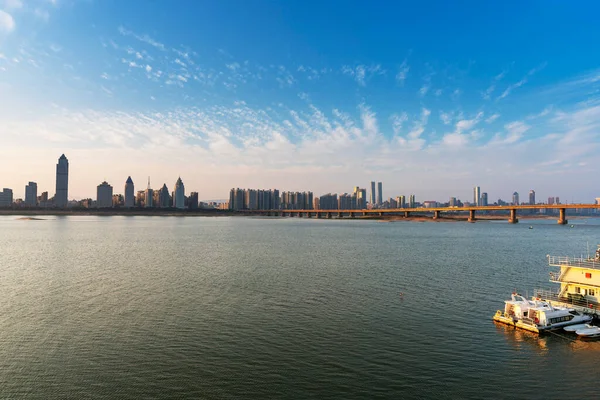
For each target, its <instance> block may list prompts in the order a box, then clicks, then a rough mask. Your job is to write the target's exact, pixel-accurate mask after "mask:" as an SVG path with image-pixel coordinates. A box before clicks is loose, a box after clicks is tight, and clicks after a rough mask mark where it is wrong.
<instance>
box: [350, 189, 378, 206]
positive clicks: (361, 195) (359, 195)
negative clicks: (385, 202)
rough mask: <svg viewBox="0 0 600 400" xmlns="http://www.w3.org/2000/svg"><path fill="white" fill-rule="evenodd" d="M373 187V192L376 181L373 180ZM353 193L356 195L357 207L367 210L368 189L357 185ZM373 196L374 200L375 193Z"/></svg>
mask: <svg viewBox="0 0 600 400" xmlns="http://www.w3.org/2000/svg"><path fill="white" fill-rule="evenodd" d="M371 188H372V189H373V193H375V182H371ZM353 195H354V196H356V209H358V210H365V209H366V208H367V189H361V188H359V187H358V186H355V187H354V192H353ZM372 197H373V199H372V200H374V195H373V196H372Z"/></svg>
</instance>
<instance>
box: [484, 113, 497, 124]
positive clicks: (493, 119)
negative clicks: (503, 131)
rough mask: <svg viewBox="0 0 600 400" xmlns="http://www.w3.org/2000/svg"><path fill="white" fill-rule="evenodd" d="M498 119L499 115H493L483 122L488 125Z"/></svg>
mask: <svg viewBox="0 0 600 400" xmlns="http://www.w3.org/2000/svg"><path fill="white" fill-rule="evenodd" d="M499 117H500V114H493V115H491V116H489V117H488V118H486V120H485V122H487V123H488V124H491V123H492V122H494V121H495V120H497V119H498V118H499Z"/></svg>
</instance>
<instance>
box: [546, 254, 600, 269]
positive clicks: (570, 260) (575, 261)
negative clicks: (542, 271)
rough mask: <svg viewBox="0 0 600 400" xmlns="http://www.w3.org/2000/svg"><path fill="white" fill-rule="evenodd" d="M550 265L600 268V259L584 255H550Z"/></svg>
mask: <svg viewBox="0 0 600 400" xmlns="http://www.w3.org/2000/svg"><path fill="white" fill-rule="evenodd" d="M548 265H550V266H552V267H560V266H569V267H578V268H590V269H600V261H599V260H595V259H591V258H583V257H564V256H548Z"/></svg>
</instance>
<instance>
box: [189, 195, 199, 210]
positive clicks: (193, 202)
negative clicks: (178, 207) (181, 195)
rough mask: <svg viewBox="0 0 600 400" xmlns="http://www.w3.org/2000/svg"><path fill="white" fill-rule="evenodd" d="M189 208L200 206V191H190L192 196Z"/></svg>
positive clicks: (193, 208)
mask: <svg viewBox="0 0 600 400" xmlns="http://www.w3.org/2000/svg"><path fill="white" fill-rule="evenodd" d="M188 208H189V209H190V210H195V209H197V208H198V192H192V193H190V197H189V198H188Z"/></svg>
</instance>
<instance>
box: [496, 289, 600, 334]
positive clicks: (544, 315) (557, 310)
mask: <svg viewBox="0 0 600 400" xmlns="http://www.w3.org/2000/svg"><path fill="white" fill-rule="evenodd" d="M504 303H505V305H504V311H501V310H498V311H497V312H496V314H495V315H494V317H493V319H494V321H497V322H502V323H505V324H507V325H511V326H514V327H515V328H520V329H525V330H528V331H531V332H535V333H542V332H545V331H551V330H555V329H560V328H563V327H565V326H568V325H575V324H584V323H586V322H590V321H591V320H592V317H591V316H590V315H586V314H584V313H581V312H579V311H577V310H575V309H573V308H565V307H555V306H553V305H552V304H550V303H549V302H547V301H543V300H541V299H540V298H535V297H534V298H532V300H527V299H526V298H525V297H523V296H521V295H520V294H518V293H513V294H512V295H511V299H510V300H506V301H505V302H504Z"/></svg>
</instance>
